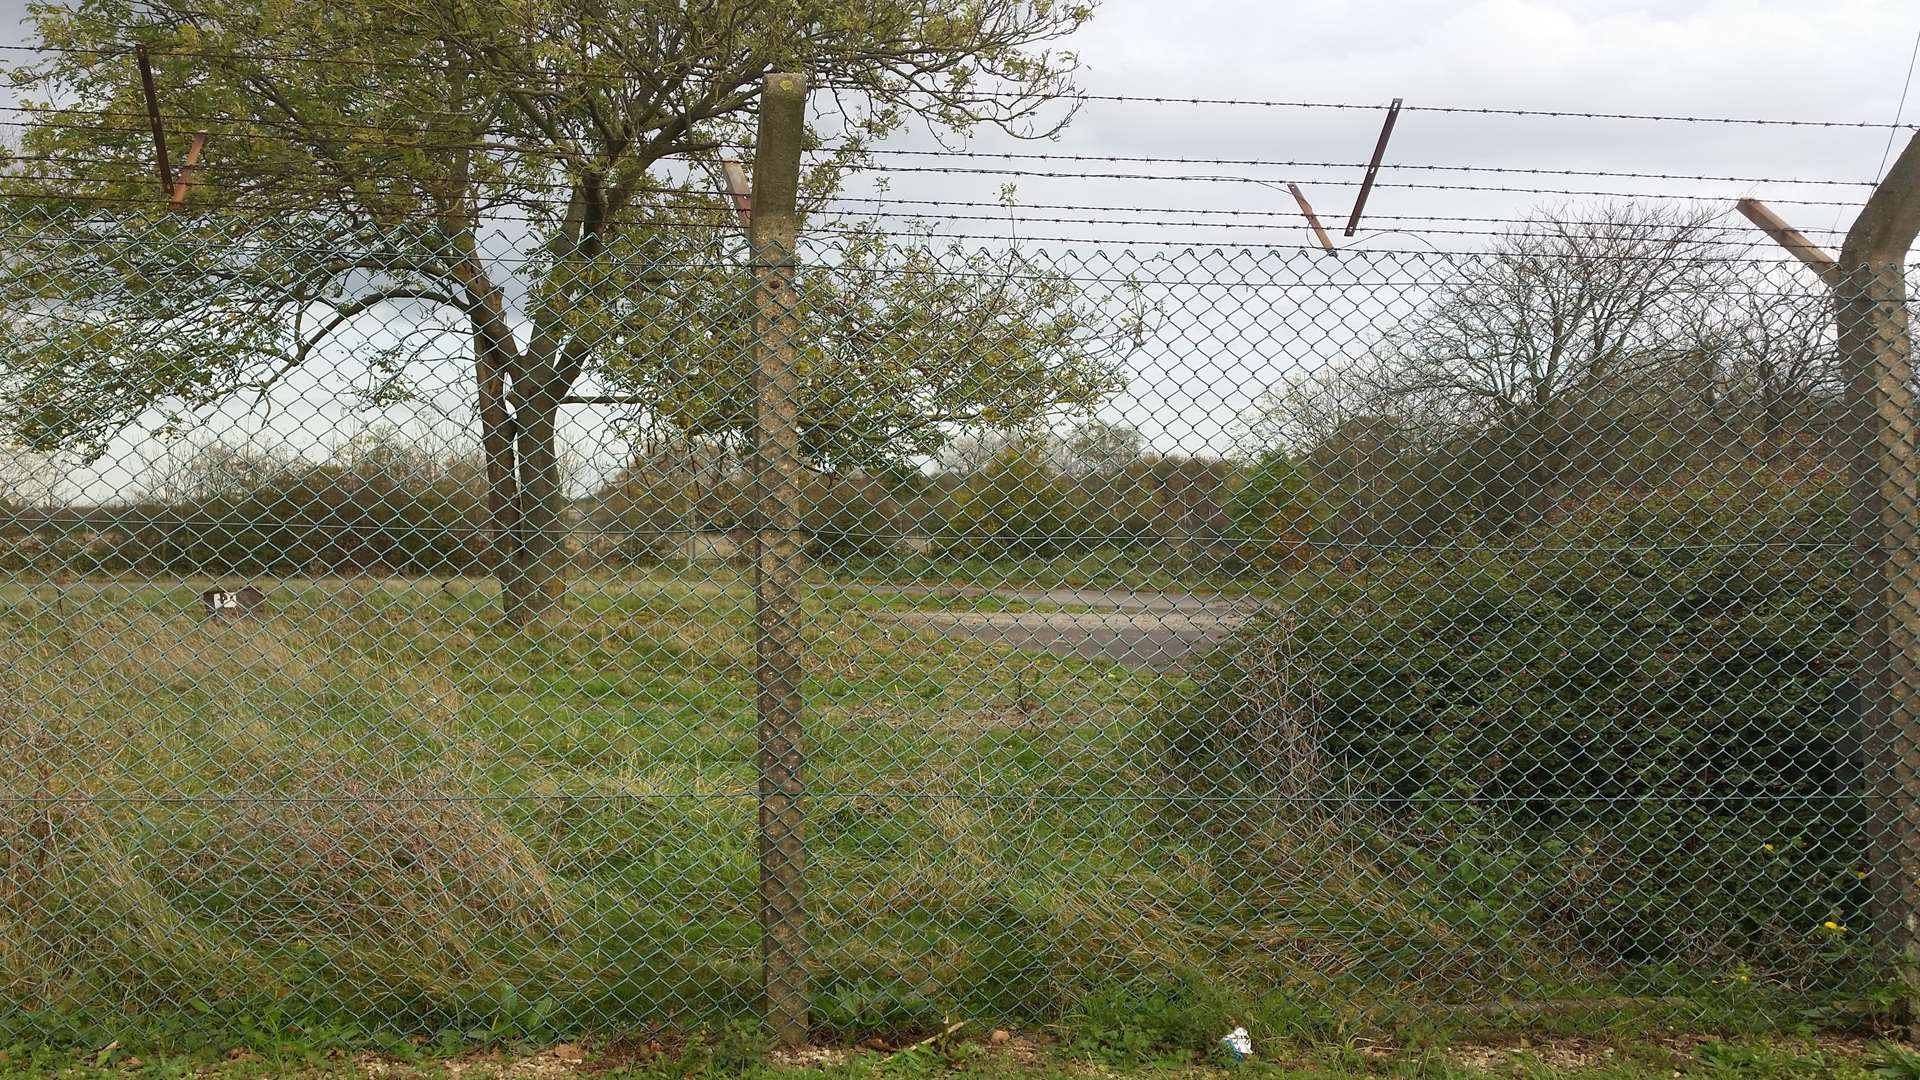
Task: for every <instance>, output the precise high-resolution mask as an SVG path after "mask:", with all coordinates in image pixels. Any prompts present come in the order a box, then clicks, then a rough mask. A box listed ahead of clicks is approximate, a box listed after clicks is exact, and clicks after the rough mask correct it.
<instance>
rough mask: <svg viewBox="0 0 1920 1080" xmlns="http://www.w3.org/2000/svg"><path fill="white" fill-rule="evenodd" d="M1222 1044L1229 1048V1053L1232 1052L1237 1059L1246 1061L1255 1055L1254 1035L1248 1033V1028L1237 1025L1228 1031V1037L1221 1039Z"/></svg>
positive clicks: (1234, 1058)
mask: <svg viewBox="0 0 1920 1080" xmlns="http://www.w3.org/2000/svg"><path fill="white" fill-rule="evenodd" d="M1220 1045H1221V1046H1224V1047H1226V1048H1227V1053H1229V1054H1232V1055H1233V1060H1235V1061H1245V1060H1247V1059H1248V1058H1250V1057H1252V1056H1253V1036H1251V1035H1249V1034H1247V1029H1246V1028H1243V1027H1237V1028H1234V1029H1233V1030H1232V1031H1229V1032H1227V1036H1226V1038H1224V1039H1221V1040H1220Z"/></svg>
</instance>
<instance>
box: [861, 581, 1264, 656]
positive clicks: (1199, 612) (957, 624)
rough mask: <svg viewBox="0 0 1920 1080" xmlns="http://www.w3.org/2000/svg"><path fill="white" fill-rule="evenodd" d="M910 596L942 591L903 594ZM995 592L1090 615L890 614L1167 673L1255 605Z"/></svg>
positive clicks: (1091, 593) (1087, 592)
mask: <svg viewBox="0 0 1920 1080" xmlns="http://www.w3.org/2000/svg"><path fill="white" fill-rule="evenodd" d="M890 591H898V592H906V593H919V594H924V593H926V592H934V591H937V590H921V589H898V590H890ZM969 595H991V596H995V597H999V598H1002V599H1005V600H1012V601H1018V602H1022V603H1030V604H1059V605H1063V606H1069V607H1078V608H1087V609H1089V610H1086V611H993V612H985V611H914V612H899V613H892V614H889V615H888V616H886V617H887V618H890V619H893V620H895V621H897V622H900V623H902V624H905V625H909V626H917V627H925V628H929V629H936V630H941V631H945V632H946V633H949V634H958V635H964V636H967V637H971V638H975V639H977V640H980V641H988V642H992V643H994V644H996V645H1007V646H1010V647H1012V648H1016V649H1039V650H1044V651H1046V652H1051V653H1055V654H1057V655H1060V656H1082V657H1086V658H1088V659H1106V660H1112V661H1115V662H1117V663H1120V664H1123V665H1125V666H1127V667H1134V668H1145V669H1148V670H1153V671H1164V670H1167V669H1169V668H1173V667H1177V666H1178V665H1179V664H1180V662H1181V660H1182V659H1184V658H1185V657H1186V656H1187V655H1188V654H1189V653H1191V652H1193V651H1194V650H1196V649H1201V648H1204V647H1206V646H1209V645H1212V644H1213V643H1215V642H1218V641H1221V640H1224V639H1225V638H1226V637H1227V636H1228V635H1229V634H1231V633H1232V632H1233V628H1234V627H1235V626H1236V625H1238V624H1239V622H1240V620H1241V619H1243V618H1245V617H1246V616H1247V615H1248V614H1250V613H1251V612H1252V611H1253V610H1255V608H1256V606H1257V604H1258V602H1257V601H1253V600H1246V599H1221V598H1215V597H1206V596H1193V595H1191V594H1187V593H1169V592H1118V591H1116V592H1108V591H1104V590H1100V589H1065V588H1062V589H994V590H982V591H979V592H973V591H969Z"/></svg>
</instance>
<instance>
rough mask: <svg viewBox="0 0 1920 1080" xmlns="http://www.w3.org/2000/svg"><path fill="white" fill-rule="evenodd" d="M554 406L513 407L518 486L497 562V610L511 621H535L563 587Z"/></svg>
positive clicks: (563, 528)
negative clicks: (501, 555)
mask: <svg viewBox="0 0 1920 1080" xmlns="http://www.w3.org/2000/svg"><path fill="white" fill-rule="evenodd" d="M557 411H558V410H557V409H556V408H555V407H554V406H552V405H550V404H549V405H545V406H542V407H523V408H521V409H520V410H519V411H518V412H516V413H515V416H514V419H515V429H516V430H515V433H514V446H515V450H516V453H515V457H516V459H517V462H516V463H517V465H518V470H517V479H518V485H517V487H518V490H517V491H516V492H515V498H514V513H513V515H512V518H513V521H512V529H511V533H510V542H509V544H508V545H507V559H506V561H505V562H503V563H502V564H501V567H500V599H501V605H502V608H503V614H504V615H505V616H506V620H507V622H508V623H509V624H511V625H513V626H527V625H530V624H532V623H535V622H538V621H539V620H541V619H542V618H544V617H546V616H547V615H549V614H552V613H555V612H557V611H558V610H559V608H560V606H561V601H562V600H563V599H565V597H566V593H567V566H568V563H569V562H570V559H569V557H568V553H567V534H568V533H569V532H570V531H571V530H570V526H569V524H568V522H567V513H566V490H565V488H564V487H563V486H562V483H561V477H560V453H559V447H558V445H557V437H558V432H557V430H556V424H555V419H556V413H557Z"/></svg>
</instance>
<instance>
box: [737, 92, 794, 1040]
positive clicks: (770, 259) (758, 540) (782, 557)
mask: <svg viewBox="0 0 1920 1080" xmlns="http://www.w3.org/2000/svg"><path fill="white" fill-rule="evenodd" d="M806 103H807V83H806V77H805V76H803V75H794V74H773V75H768V76H767V77H766V81H765V83H764V85H763V86H762V88H761V92H760V134H759V138H758V140H757V143H756V146H755V150H754V167H753V203H752V219H751V226H750V229H749V232H748V237H749V247H750V248H751V249H752V258H753V280H754V290H753V294H754V320H755V322H756V324H757V326H756V333H755V334H754V343H753V356H754V363H755V367H754V429H753V458H752V466H753V481H754V495H755V504H756V507H757V511H756V512H757V516H758V517H759V521H758V522H757V528H756V530H755V533H754V545H753V546H754V551H753V558H754V581H753V594H754V611H755V614H754V650H755V656H756V660H757V669H756V671H755V685H756V688H757V690H758V696H757V700H756V713H757V717H758V720H759V735H760V751H759V771H760V928H761V938H760V956H761V974H762V979H763V982H764V986H765V991H766V1008H767V1027H768V1029H769V1030H770V1031H771V1032H772V1034H773V1036H774V1038H775V1039H777V1040H779V1042H780V1043H781V1045H783V1046H798V1045H800V1044H802V1043H804V1042H805V1041H806V1039H807V995H808V987H807V982H808V980H807V914H806V871H807V864H806V834H805V822H804V819H803V808H802V806H801V796H802V794H803V792H804V784H803V777H802V770H803V769H804V768H805V764H806V748H805V743H804V741H803V737H804V731H803V725H802V716H801V703H800V680H801V672H800V641H799V601H798V598H797V597H796V595H795V587H796V579H797V570H796V562H797V560H798V558H799V544H798V543H797V540H796V536H797V532H798V529H799V510H798V506H799V502H800V424H799V412H798V406H797V405H796V403H795V400H794V399H795V396H796V394H797V391H798V376H797V374H796V371H795V364H794V353H795V346H796V344H797V335H798V334H799V332H800V330H799V319H798V317H797V312H796V310H795V304H796V300H797V297H796V294H795V291H794V277H795V273H794V246H795V242H796V240H797V238H798V234H799V224H798V210H797V203H798V196H799V188H800V147H801V141H802V136H803V134H804V132H805V128H806Z"/></svg>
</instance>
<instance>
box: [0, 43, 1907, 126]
mask: <svg viewBox="0 0 1920 1080" xmlns="http://www.w3.org/2000/svg"><path fill="white" fill-rule="evenodd" d="M0 50H4V51H8V52H28V53H46V54H55V55H58V54H65V55H82V56H95V57H98V58H100V59H102V60H106V59H114V58H117V57H119V56H123V55H128V54H129V53H131V51H132V46H131V45H129V46H128V48H127V49H126V50H119V51H115V50H101V49H90V48H78V47H67V46H51V45H43V44H31V45H5V46H0ZM161 55H167V56H179V57H188V58H199V59H217V60H226V61H247V62H258V63H310V64H316V65H321V66H337V67H377V68H391V67H393V66H395V63H396V61H393V60H389V59H381V60H372V59H366V60H362V59H358V58H355V57H345V56H339V55H318V54H303V53H287V52H245V51H234V50H226V51H219V50H194V49H170V50H165V51H164V52H163V53H162V54H161ZM399 63H401V64H405V63H407V62H406V61H399ZM413 66H425V65H419V64H418V63H417V62H416V63H415V64H414V65H413ZM432 70H438V68H437V67H434V68H432ZM497 70H500V71H503V72H504V73H507V74H533V75H540V76H542V77H544V78H561V79H564V78H598V79H615V80H624V81H648V82H657V81H658V77H657V76H655V75H642V74H639V73H635V72H613V71H604V70H589V69H584V68H581V69H566V68H510V67H507V68H498V69H497ZM814 87H815V88H816V89H820V90H828V91H850V92H856V93H863V92H872V91H874V90H876V89H878V88H876V87H874V86H870V85H866V84H862V83H854V82H834V81H820V82H816V83H815V84H814ZM899 90H900V92H912V91H913V88H907V87H901V88H899ZM921 92H923V93H924V92H926V91H921ZM939 93H940V94H941V95H942V96H947V97H951V98H955V99H958V100H979V101H993V100H1003V99H1007V98H1015V99H1024V98H1030V97H1033V96H1035V95H1034V94H1033V93H1031V92H1026V91H1001V92H994V91H986V90H943V91H939ZM1054 100H1059V101H1064V102H1111V103H1118V104H1139V105H1208V106H1235V107H1248V108H1262V109H1310V110H1337V111H1363V112H1385V111H1386V110H1387V109H1389V108H1391V106H1390V105H1386V104H1379V103H1369V102H1348V101H1313V100H1304V99H1276V98H1250V97H1220V96H1203V95H1178V94H1103V93H1094V92H1090V91H1073V92H1069V93H1064V94H1059V95H1055V96H1054ZM1400 110H1401V111H1402V112H1425V113H1436V114H1443V115H1449V114H1450V115H1469V116H1515V117H1536V118H1544V119H1562V120H1630V121H1641V122H1649V123H1679V124H1729V125H1752V126H1764V127H1811V128H1865V129H1877V130H1889V129H1891V130H1896V131H1897V130H1913V129H1915V128H1920V124H1915V123H1909V122H1902V121H1894V122H1887V121H1880V120H1805V119H1789V118H1780V117H1755V116H1712V115H1700V114H1690V113H1650V112H1627V111H1619V110H1615V111H1607V110H1597V109H1540V108H1520V107H1512V106H1483V105H1420V104H1402V105H1401V106H1400Z"/></svg>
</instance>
